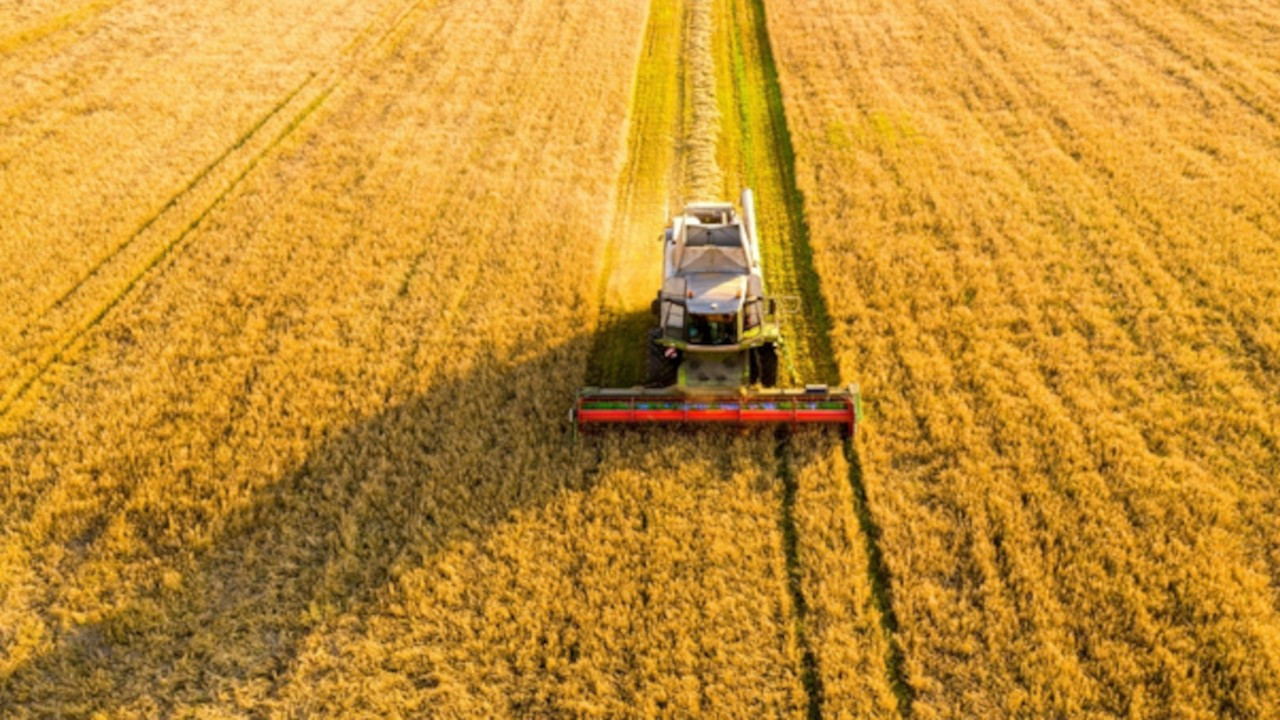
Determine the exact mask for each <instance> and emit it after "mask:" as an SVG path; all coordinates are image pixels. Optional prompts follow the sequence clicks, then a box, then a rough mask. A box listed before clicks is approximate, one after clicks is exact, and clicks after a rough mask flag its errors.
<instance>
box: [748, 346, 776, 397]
mask: <svg viewBox="0 0 1280 720" xmlns="http://www.w3.org/2000/svg"><path fill="white" fill-rule="evenodd" d="M751 358H752V360H753V361H754V362H753V364H754V365H755V367H753V368H751V369H752V373H751V374H752V376H753V378H752V379H753V380H755V381H756V382H759V383H760V384H761V385H763V386H765V387H768V388H771V387H777V386H778V347H777V346H776V345H761V346H760V347H758V348H756V349H755V351H754V352H752V353H751Z"/></svg>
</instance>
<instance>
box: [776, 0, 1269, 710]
mask: <svg viewBox="0 0 1280 720" xmlns="http://www.w3.org/2000/svg"><path fill="white" fill-rule="evenodd" d="M769 9H770V14H769V30H770V33H771V36H772V38H773V43H774V49H775V52H776V55H777V58H778V66H779V73H780V80H781V85H782V90H783V95H784V98H785V107H786V111H787V117H788V120H789V121H790V128H791V133H792V136H793V138H794V142H795V147H796V162H797V177H798V184H799V188H800V190H801V191H802V192H803V193H804V200H805V204H804V207H805V211H806V217H807V221H808V227H809V229H810V232H811V236H812V244H813V250H814V264H815V266H816V269H817V271H818V274H819V275H820V277H821V280H822V291H823V295H824V297H825V298H826V305H827V307H828V309H829V310H830V314H831V319H832V335H833V345H834V349H835V352H836V355H837V359H838V361H839V364H840V369H841V374H842V376H844V377H852V378H857V379H859V380H860V381H861V382H862V386H863V389H864V391H865V393H866V395H867V398H868V406H869V409H870V416H869V420H868V422H867V423H866V424H865V425H864V428H865V430H866V432H865V433H864V434H863V436H862V439H861V441H860V442H859V450H860V453H861V458H862V471H863V472H862V478H863V482H864V483H865V486H866V493H867V496H868V500H869V509H870V513H871V515H872V517H873V518H874V520H875V522H876V523H878V524H879V526H880V528H881V530H882V532H881V534H880V537H879V541H878V542H879V549H880V551H881V552H882V554H883V558H884V564H885V567H886V568H887V571H888V574H889V576H890V578H891V582H890V586H891V590H892V594H891V597H892V607H893V610H894V613H895V615H896V620H897V624H898V632H897V637H898V638H899V640H900V641H901V643H902V648H903V655H904V660H903V671H904V677H905V679H906V682H907V683H908V685H909V687H910V690H911V694H912V696H913V698H912V703H911V705H910V707H911V710H912V712H913V714H914V715H915V716H918V717H935V716H948V717H973V716H1009V715H1025V716H1031V717H1044V716H1069V717H1084V716H1111V715H1126V714H1127V715H1130V716H1148V717H1224V716H1227V717H1267V716H1270V715H1273V714H1275V713H1276V712H1277V711H1278V709H1280V681H1277V677H1280V616H1277V611H1276V607H1277V601H1278V600H1280V593H1277V591H1276V587H1277V586H1280V565H1278V564H1277V557H1278V555H1277V549H1278V547H1280V546H1277V544H1276V538H1277V537H1280V528H1278V527H1277V522H1276V514H1275V508H1276V507H1277V500H1278V499H1280V492H1278V491H1277V488H1276V485H1275V483H1276V479H1277V477H1280V453H1278V451H1277V447H1278V446H1277V439H1278V436H1277V432H1278V431H1280V426H1278V425H1277V420H1280V410H1278V408H1280V404H1277V402H1276V399H1277V397H1280V395H1278V394H1277V393H1278V391H1280V375H1278V374H1277V365H1276V362H1275V358H1276V357H1277V354H1276V353H1277V349H1278V348H1277V347H1276V345H1275V340H1276V337H1277V335H1276V330H1277V326H1278V324H1280V307H1277V305H1276V303H1277V301H1278V300H1280V294H1277V292H1276V283H1277V279H1276V278H1277V275H1276V273H1275V272H1274V268H1275V259H1276V252H1277V247H1278V246H1277V239H1276V238H1277V237H1278V236H1280V235H1278V234H1277V232H1276V231H1277V225H1278V224H1280V212H1277V205H1276V203H1275V198H1276V197H1280V152H1278V151H1277V145H1276V139H1277V137H1280V124H1278V123H1277V114H1276V111H1277V108H1278V107H1280V92H1278V90H1280V86H1278V85H1277V83H1276V79H1275V77H1276V76H1275V69H1276V56H1275V53H1274V52H1273V49H1274V48H1273V46H1274V43H1275V41H1276V35H1275V28H1276V27H1277V25H1276V19H1277V18H1276V13H1275V9H1274V8H1273V7H1271V6H1269V5H1267V4H1265V3H1206V4H1201V5H1199V6H1197V7H1196V8H1191V7H1190V6H1184V5H1164V4H1160V3H1148V2H1141V1H1136V2H1131V1H1128V0H1121V1H1120V2H1113V3H1083V4H1081V3H1063V2H1038V3H1024V2H999V3H976V2H962V3H951V4H937V3H924V2H921V3H860V4H857V5H856V6H852V5H848V4H842V3H831V2H822V1H819V0H812V1H810V0H786V1H780V2H776V3H775V2H771V3H769Z"/></svg>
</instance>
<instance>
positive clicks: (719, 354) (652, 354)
mask: <svg viewBox="0 0 1280 720" xmlns="http://www.w3.org/2000/svg"><path fill="white" fill-rule="evenodd" d="M663 239H664V245H665V253H664V261H663V281H662V289H661V291H659V292H658V297H657V299H655V300H654V301H653V314H654V318H655V321H656V323H657V327H655V328H653V329H652V330H650V332H649V361H648V379H647V381H646V383H645V385H644V386H643V387H632V388H599V387H587V388H583V389H582V390H580V391H579V392H578V398H577V401H576V403H575V404H574V408H573V410H571V411H570V419H571V421H572V422H573V426H574V437H575V438H576V437H577V434H578V432H580V431H585V430H587V429H589V428H593V427H596V426H599V425H617V424H622V425H645V424H655V423H667V424H685V423H688V424H693V423H721V424H729V425H753V424H762V423H764V424H774V425H785V426H796V425H806V424H823V425H836V426H838V427H839V428H840V430H841V433H842V434H843V435H844V436H845V437H852V436H853V434H854V432H855V431H856V429H857V426H858V420H859V419H860V417H861V411H862V408H861V400H860V398H859V395H858V388H857V386H856V385H850V386H849V387H848V388H843V389H830V388H828V387H827V386H826V385H806V386H804V387H803V388H795V389H778V388H777V384H778V359H779V354H780V353H779V349H780V348H781V346H782V334H781V328H780V324H779V317H780V316H781V315H782V313H783V312H784V311H788V310H792V309H794V307H798V305H799V302H798V298H777V297H770V296H769V295H767V294H766V293H765V285H764V274H763V271H762V269H761V266H760V241H759V236H758V235H757V234H756V222H755V207H754V205H753V202H752V196H751V191H750V190H744V191H743V192H742V214H741V215H739V214H738V213H737V212H736V211H735V209H734V207H733V205H732V204H731V203H724V202H720V203H693V204H690V205H688V206H687V207H686V208H685V210H684V214H683V215H680V216H679V217H676V218H674V219H673V220H672V221H671V223H670V225H669V226H668V227H667V230H666V233H665V234H664V237H663ZM784 301H790V302H789V303H788V302H784ZM784 306H789V307H784Z"/></svg>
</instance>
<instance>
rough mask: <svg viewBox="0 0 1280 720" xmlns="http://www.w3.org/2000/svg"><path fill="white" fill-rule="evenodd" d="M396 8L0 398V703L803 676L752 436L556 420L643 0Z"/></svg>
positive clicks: (386, 711)
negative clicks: (588, 442)
mask: <svg viewBox="0 0 1280 720" xmlns="http://www.w3.org/2000/svg"><path fill="white" fill-rule="evenodd" d="M405 8H406V9H407V11H406V12H403V13H400V12H390V11H388V12H385V13H380V14H379V16H378V17H377V18H375V19H374V20H372V21H371V23H372V26H373V27H374V28H375V29H372V30H363V31H361V32H360V33H353V34H355V35H356V36H357V38H355V39H353V38H352V37H350V35H352V33H349V34H348V36H347V37H344V38H342V39H343V40H344V42H343V43H339V42H337V40H336V39H335V38H327V42H328V47H345V44H346V42H352V43H354V42H356V41H357V40H358V38H359V36H367V38H368V41H367V42H365V43H364V45H363V49H362V50H361V51H360V52H359V53H357V54H356V55H355V56H353V57H352V58H351V59H350V60H341V61H334V62H331V63H329V64H330V65H337V66H339V67H338V68H337V69H335V70H333V71H331V72H329V73H328V74H324V73H317V77H316V79H315V80H314V81H303V82H304V87H303V88H302V89H301V90H299V91H298V94H297V96H296V98H292V99H290V98H289V97H288V93H291V92H293V90H292V89H289V88H285V92H286V97H285V98H283V99H284V100H285V105H284V106H283V109H282V110H281V113H280V114H281V118H280V119H279V120H278V121H277V120H272V121H270V124H269V125H266V126H264V127H265V128H267V130H268V132H266V133H265V137H264V138H261V139H250V140H249V141H247V142H246V145H245V149H244V150H243V151H240V150H237V151H235V153H233V154H232V155H229V156H228V157H229V158H231V162H232V164H233V165H234V167H233V168H231V169H230V170H227V171H225V172H224V171H222V170H217V171H215V173H218V177H217V178H216V179H217V182H216V183H213V185H214V187H213V188H211V189H210V190H209V195H208V196H207V197H205V198H203V200H202V202H195V203H190V204H178V205H175V207H173V208H171V209H170V211H171V213H172V214H174V215H176V216H177V217H175V218H173V219H172V220H171V221H170V225H169V226H166V228H165V229H164V230H165V232H164V233H158V234H159V235H160V236H161V237H160V238H159V240H160V243H161V246H163V247H165V248H166V250H165V251H164V252H163V253H162V254H160V255H159V256H158V257H157V258H156V259H155V261H154V262H151V264H149V265H148V264H147V263H142V264H141V265H139V266H132V265H131V266H129V269H128V270H127V271H124V272H122V274H121V275H120V276H118V277H117V276H115V275H111V276H110V277H104V278H103V279H102V280H101V283H102V285H103V286H104V287H105V288H107V289H113V290H115V292H114V293H112V294H111V300H110V304H109V305H108V306H107V307H106V308H105V310H102V311H99V312H96V313H94V314H91V315H89V316H88V322H87V323H85V324H84V325H83V327H79V328H78V329H77V330H76V332H77V333H78V334H77V335H75V336H74V342H71V343H69V344H65V345H64V346H63V347H62V348H61V350H60V351H59V352H58V353H57V354H55V355H53V356H52V360H51V361H48V360H46V362H44V363H43V364H41V363H37V368H36V369H37V370H38V372H37V373H36V375H35V376H34V377H35V380H34V381H32V382H31V383H29V384H28V385H27V386H26V387H25V388H23V389H22V390H21V392H20V393H19V394H20V396H21V398H22V402H21V403H16V404H11V405H9V406H8V407H7V408H6V410H5V416H4V418H3V423H4V429H3V434H0V517H3V518H4V519H3V521H2V523H3V524H2V525H0V567H2V568H3V572H2V573H0V609H2V610H0V642H2V643H3V644H2V645H0V647H2V651H0V653H2V654H0V663H2V664H0V707H4V708H6V709H10V708H12V709H14V710H13V712H14V714H16V715H18V716H41V715H55V714H65V715H88V714H91V713H94V712H101V713H105V714H108V715H112V716H155V715H185V714H208V715H216V714H223V715H230V714H236V713H246V712H247V713H260V714H267V713H280V714H296V715H311V714H317V713H322V714H333V715H342V716H353V715H371V716H387V715H393V714H397V713H404V714H413V713H422V712H434V713H440V714H443V715H457V716H476V715H479V716H487V715H517V716H523V715H529V714H535V715H536V714H559V713H573V714H585V715H597V716H617V715H619V714H638V715H650V714H658V713H671V714H700V713H707V712H727V713H734V714H740V715H750V716H773V715H787V716H794V715H797V714H800V713H802V712H803V708H804V707H805V703H806V699H805V690H804V687H803V683H802V680H801V676H800V675H801V666H802V663H801V660H800V654H801V650H800V647H799V643H798V640H797V637H796V634H795V625H794V622H793V620H792V618H793V617H794V609H793V607H792V603H793V598H794V595H793V594H792V593H791V592H790V591H789V585H788V566H787V562H788V561H787V558H786V553H785V548H784V546H783V534H782V532H781V530H780V528H779V525H778V522H779V521H778V507H779V505H780V502H781V494H782V489H781V487H780V486H779V484H778V483H777V482H776V478H775V470H776V458H775V457H774V453H773V450H772V447H771V445H770V443H769V442H768V441H766V440H765V439H764V438H760V437H755V436H744V437H738V438H733V439H732V440H730V441H729V442H727V443H721V444H719V445H718V446H716V447H714V448H710V449H708V448H707V447H705V446H704V444H703V443H702V442H700V441H699V440H697V439H677V440H675V441H673V440H672V438H671V437H670V436H668V435H662V434H654V435H647V436H645V435H642V436H631V437H622V438H616V439H609V440H601V441H599V442H598V443H597V444H596V445H594V446H592V448H594V449H583V448H578V449H574V448H573V446H572V445H571V444H570V442H569V437H568V435H567V432H566V428H565V425H564V421H563V411H564V409H565V408H566V407H567V403H568V401H569V399H570V398H571V397H572V394H573V391H574V390H575V389H576V387H577V386H578V385H580V384H582V382H583V379H584V378H583V373H584V369H585V365H586V359H587V356H588V354H589V352H590V350H591V346H592V338H591V336H590V334H589V332H587V329H589V328H591V327H592V325H593V324H594V323H595V322H596V320H597V312H598V311H597V308H598V306H599V304H600V300H599V295H598V282H597V277H598V273H599V269H600V266H601V256H602V248H603V247H604V244H605V243H604V240H605V235H606V232H607V230H608V228H609V227H611V224H610V222H609V219H610V217H611V214H612V213H613V212H614V200H615V198H614V195H613V188H614V184H615V181H616V180H617V178H618V177H619V175H620V173H621V171H622V166H623V155H624V154H625V152H626V150H627V149H626V147H625V141H626V139H627V133H626V131H625V130H626V119H627V110H628V105H629V102H628V101H629V100H632V104H634V99H633V98H632V97H631V91H632V85H631V81H632V73H631V72H630V69H631V68H634V67H635V64H636V61H637V57H638V56H639V54H640V50H641V41H642V38H643V37H644V26H645V22H646V8H645V6H644V5H643V4H642V3H631V4H628V5H624V6H613V7H610V8H609V9H608V11H603V10H601V9H599V8H594V7H591V6H587V5H583V4H577V5H574V4H571V3H561V2H546V1H542V2H529V3H523V4H518V5H511V6H505V5H504V6H499V5H496V4H494V3H490V2H480V1H478V0H458V1H456V2H441V3H436V4H429V3H423V4H414V5H411V6H405ZM675 9H676V10H677V11H678V12H679V13H683V9H682V8H675ZM654 17H657V16H654ZM651 19H652V18H651ZM659 19H660V18H659ZM335 32H336V31H335ZM72 47H77V46H76V45H74V44H73V45H72ZM296 87H297V86H296V85H295V86H294V88H296ZM278 102H279V101H278ZM246 122H248V123H249V127H250V128H252V124H253V123H255V122H257V121H256V120H254V119H253V118H252V117H247V118H246ZM233 124H234V123H233ZM243 132H244V130H243V129H242V130H241V133H243ZM254 137H255V138H256V137H257V135H255V136H254ZM50 142H54V140H50ZM45 152H48V153H50V154H53V153H55V148H53V147H50V148H47V149H46V150H45ZM218 152H221V151H220V150H217V149H216V148H212V149H210V150H209V153H213V154H214V155H215V156H216V154H217V153H218ZM209 153H205V155H204V157H207V156H208V154H209ZM196 154H197V155H198V153H196ZM206 162H207V160H206ZM192 168H194V172H197V173H198V171H199V168H200V165H199V163H198V162H197V163H193V164H192V165H190V166H189V168H188V169H189V170H190V169H192ZM24 171H25V170H24ZM30 171H31V172H35V171H36V170H35V169H32V170H30ZM174 172H175V174H176V175H181V173H179V172H177V171H176V170H175V171H174ZM7 177H8V178H9V179H11V180H12V181H13V182H17V180H16V176H13V175H9V176H7ZM112 177H113V178H114V177H115V175H114V174H112ZM131 202H132V201H131ZM156 202H159V203H161V205H162V206H163V203H164V202H165V200H164V198H163V197H162V196H161V195H156V196H155V197H152V198H151V201H150V203H148V202H142V201H139V206H140V207H142V206H148V207H152V208H154V207H155V204H156ZM122 212H123V211H122ZM103 227H104V228H106V227H110V228H111V230H110V232H108V231H107V230H103V235H104V236H114V237H117V238H118V237H120V235H121V232H119V231H118V230H119V229H118V228H116V227H115V226H114V225H110V226H108V225H104V226H103ZM126 227H127V226H126ZM64 230H67V231H68V232H70V231H71V229H70V228H64ZM95 237H97V236H96V235H95ZM166 238H169V239H166ZM174 238H176V239H174ZM66 245H67V246H68V247H75V243H74V242H73V241H70V240H69V241H68V243H67V244H66ZM144 259H147V258H146V257H144ZM15 282H16V281H15ZM26 282H28V284H31V285H32V286H34V283H33V281H31V279H30V278H28V279H27V280H26ZM16 287H18V286H16V285H15V288H16ZM15 292H19V291H18V290H16V289H15ZM19 294H20V293H19ZM58 337H59V338H60V337H62V336H61V335H59V336H58ZM46 357H48V356H46Z"/></svg>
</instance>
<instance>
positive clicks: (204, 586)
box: [0, 336, 599, 715]
mask: <svg viewBox="0 0 1280 720" xmlns="http://www.w3.org/2000/svg"><path fill="white" fill-rule="evenodd" d="M591 345H592V339H591V338H589V337H586V336H578V337H576V338H575V339H574V340H572V341H570V342H568V343H566V344H563V345H560V346H558V347H555V348H553V349H550V350H547V351H545V352H541V354H539V355H537V356H536V357H532V358H529V359H525V360H522V361H520V362H518V363H514V364H510V363H509V364H507V366H505V367H502V366H500V364H499V363H498V362H496V361H492V360H488V361H486V360H481V361H478V362H477V366H478V367H477V368H476V369H474V370H473V371H472V372H471V373H470V374H469V375H467V376H466V377H462V378H458V379H453V380H450V381H445V382H441V383H440V384H438V385H436V386H435V387H433V388H432V389H431V390H430V391H429V392H428V393H427V394H425V395H421V396H417V397H413V398H412V399H410V400H408V401H406V402H403V403H401V404H397V405H393V406H390V407H388V408H386V409H385V410H384V411H383V412H380V413H379V414H376V415H374V416H372V417H368V418H366V419H364V420H362V421H360V422H358V423H356V424H354V425H351V426H349V427H347V428H345V429H343V430H342V431H340V432H337V433H334V434H331V435H330V436H329V439H328V440H327V441H324V442H321V443H320V444H319V445H318V446H317V447H315V449H314V450H313V451H312V452H311V453H310V454H309V456H308V457H307V458H306V460H305V461H304V462H303V463H302V464H301V465H300V466H297V467H294V468H291V469H289V470H288V471H287V472H285V473H283V474H282V475H281V477H279V479H278V480H277V481H275V482H274V483H271V484H268V485H267V486H265V487H259V488H256V489H254V490H252V491H251V492H252V499H251V500H250V501H248V502H247V503H244V504H242V505H240V506H239V507H238V508H237V509H235V510H232V511H230V512H229V513H227V514H226V515H224V516H222V517H217V518H213V519H212V522H210V523H209V529H208V533H207V534H208V536H209V537H210V540H209V543H208V545H207V547H205V548H202V549H200V550H198V551H197V552H196V553H195V560H194V562H183V561H182V560H181V559H180V558H178V557H176V555H177V553H175V552H174V550H173V549H172V548H168V549H165V548H163V547H160V546H157V545H155V544H152V545H148V546H147V547H146V549H145V550H144V551H143V553H142V555H144V556H146V555H147V554H148V553H150V557H143V558H141V562H143V563H146V562H148V561H156V562H158V563H159V564H162V565H164V566H169V567H174V568H176V569H177V570H178V572H179V573H180V575H181V579H180V581H173V582H158V583H155V584H154V586H151V587H143V586H135V587H130V588H122V589H121V593H120V595H121V597H123V598H125V599H123V600H122V601H120V602H119V603H118V604H117V608H116V610H115V611H114V612H112V613H111V614H110V615H108V616H107V617H105V618H104V619H102V620H101V621H98V622H93V623H89V624H84V625H78V626H73V627H71V628H70V629H68V630H66V631H65V632H61V633H58V634H57V636H56V637H55V638H54V639H53V649H52V650H51V651H50V652H48V653H46V654H44V655H41V656H38V657H36V658H34V659H33V660H32V661H30V662H29V663H27V664H26V665H24V666H21V667H19V668H18V669H17V670H16V671H15V672H14V673H13V674H12V675H10V676H9V677H8V678H0V708H3V707H8V708H25V709H27V710H29V711H30V712H31V713H32V714H35V715H46V714H53V715H82V714H89V713H91V712H95V711H103V710H105V711H108V712H110V711H112V710H118V709H134V710H136V709H138V706H142V707H143V708H144V712H145V713H146V714H153V713H154V714H160V715H169V714H171V713H173V712H175V711H177V710H178V709H179V708H180V707H181V706H182V705H184V704H187V705H200V704H203V703H209V702H220V703H225V702H228V699H229V698H230V697H231V695H230V693H231V692H233V691H235V692H240V691H247V693H246V694H247V695H248V696H250V697H254V698H258V699H263V698H270V697H272V696H275V695H276V694H278V691H279V689H280V686H281V684H282V683H283V682H284V681H285V680H287V677H288V674H289V671H290V669H291V667H292V665H293V663H294V660H295V659H296V657H297V654H298V652H299V651H300V649H301V643H302V642H303V641H304V640H305V639H306V637H307V636H308V634H309V633H310V632H311V631H312V630H314V629H315V628H317V627H321V626H323V624H324V623H325V622H326V621H327V620H330V619H332V618H335V617H337V616H338V615H340V614H342V613H350V614H351V615H352V616H354V617H356V618H362V617H364V613H363V612H362V608H368V607H370V606H371V605H373V604H374V603H375V602H376V601H377V599H378V598H379V597H380V596H381V595H383V594H385V593H386V592H388V590H389V589H390V588H391V586H393V585H394V583H395V582H396V578H397V577H399V575H400V574H401V573H403V572H405V571H407V570H410V569H413V568H416V567H420V566H422V565H423V564H424V563H426V562H429V561H430V558H432V557H433V556H434V555H435V554H436V553H438V552H440V551H441V550H443V549H444V548H445V547H446V546H447V545H449V544H450V543H453V542H457V541H471V542H476V543H482V542H483V541H484V539H485V538H486V537H487V536H488V535H489V534H490V533H492V532H493V529H494V527H495V526H497V525H499V524H501V523H503V522H504V521H505V520H507V519H508V518H509V517H510V515H511V513H512V511H515V510H518V509H536V508H539V507H542V506H544V505H545V504H547V503H548V502H549V501H551V500H552V498H554V497H555V496H556V495H557V494H558V493H561V492H565V491H572V490H582V489H587V488H589V487H590V485H591V484H592V481H593V478H594V477H595V466H596V465H597V464H598V462H599V460H598V456H597V453H595V452H591V451H583V450H582V449H581V448H579V449H577V450H575V449H574V446H573V444H572V442H571V439H570V430H569V424H568V422H567V418H566V415H567V411H568V408H569V407H570V405H571V403H572V397H573V392H574V390H575V389H576V388H575V387H574V383H575V382H576V380H577V378H578V373H577V372H575V371H574V368H576V367H581V362H582V358H583V357H585V356H586V354H587V352H589V350H590V348H591ZM293 391H295V392H296V391H303V392H305V388H301V389H294V390H293ZM228 402H231V399H228ZM267 426H268V427H270V423H267ZM216 491H217V489H216V488H209V487H206V488H203V492H205V493H208V494H211V495H212V494H214V493H216ZM151 520H152V521H153V522H158V523H161V524H163V523H164V522H165V520H164V518H152V519H151ZM128 560H129V562H135V561H138V558H129V559H128ZM65 590H66V588H60V589H59V590H58V592H62V591H65Z"/></svg>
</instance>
